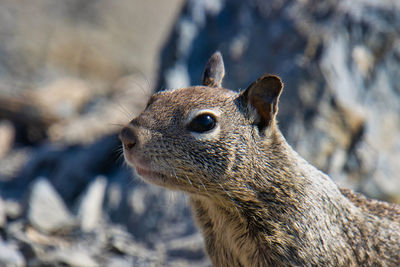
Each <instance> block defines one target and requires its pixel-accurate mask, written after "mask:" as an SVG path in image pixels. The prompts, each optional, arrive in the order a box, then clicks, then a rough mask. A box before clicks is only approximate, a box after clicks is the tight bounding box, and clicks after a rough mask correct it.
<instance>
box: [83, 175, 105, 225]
mask: <svg viewBox="0 0 400 267" xmlns="http://www.w3.org/2000/svg"><path fill="white" fill-rule="evenodd" d="M106 186H107V179H106V178H105V177H103V176H99V177H97V178H96V179H95V180H94V181H93V182H91V183H90V184H89V186H88V189H87V191H86V192H85V193H84V196H83V197H82V200H81V203H80V206H79V210H78V219H79V221H80V225H81V229H82V230H83V231H85V232H90V231H92V230H94V229H95V228H96V226H97V223H98V222H99V220H100V219H101V215H102V207H103V200H104V192H105V190H106Z"/></svg>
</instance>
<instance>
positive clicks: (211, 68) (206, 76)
mask: <svg viewBox="0 0 400 267" xmlns="http://www.w3.org/2000/svg"><path fill="white" fill-rule="evenodd" d="M224 75H225V67H224V61H223V59H222V55H221V53H220V52H219V51H217V52H215V53H214V54H213V55H212V56H211V57H210V59H209V60H208V62H207V65H206V67H205V68H204V72H203V85H206V86H210V87H221V84H222V79H223V78H224Z"/></svg>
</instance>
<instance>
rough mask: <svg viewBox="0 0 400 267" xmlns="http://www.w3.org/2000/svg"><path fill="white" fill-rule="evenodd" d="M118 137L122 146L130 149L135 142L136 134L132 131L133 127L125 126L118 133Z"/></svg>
mask: <svg viewBox="0 0 400 267" xmlns="http://www.w3.org/2000/svg"><path fill="white" fill-rule="evenodd" d="M119 139H120V140H121V142H122V144H123V145H124V148H125V149H127V150H131V149H132V148H133V147H134V146H135V145H136V143H137V136H136V134H135V132H134V129H132V128H131V127H129V126H127V127H124V128H123V129H122V130H121V132H120V133H119Z"/></svg>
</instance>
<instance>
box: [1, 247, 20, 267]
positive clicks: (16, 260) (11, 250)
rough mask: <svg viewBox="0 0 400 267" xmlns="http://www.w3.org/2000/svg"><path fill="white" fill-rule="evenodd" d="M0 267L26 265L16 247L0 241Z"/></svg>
mask: <svg viewBox="0 0 400 267" xmlns="http://www.w3.org/2000/svg"><path fill="white" fill-rule="evenodd" d="M0 266H7V267H24V266H26V263H25V259H24V257H23V256H22V254H21V252H19V251H18V248H17V247H16V246H13V245H10V244H7V243H3V242H1V241H0Z"/></svg>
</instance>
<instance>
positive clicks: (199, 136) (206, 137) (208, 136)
mask: <svg viewBox="0 0 400 267" xmlns="http://www.w3.org/2000/svg"><path fill="white" fill-rule="evenodd" d="M220 132H221V128H220V127H219V125H217V126H216V127H215V128H214V129H212V130H211V131H209V132H205V133H196V132H190V134H191V135H192V136H193V137H194V138H196V140H199V141H211V140H218V139H219V136H220Z"/></svg>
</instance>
